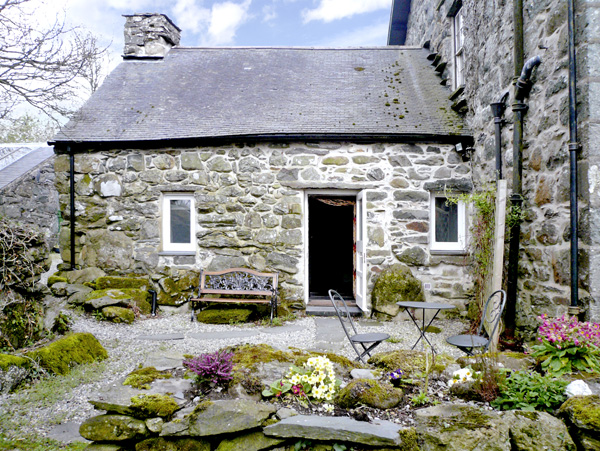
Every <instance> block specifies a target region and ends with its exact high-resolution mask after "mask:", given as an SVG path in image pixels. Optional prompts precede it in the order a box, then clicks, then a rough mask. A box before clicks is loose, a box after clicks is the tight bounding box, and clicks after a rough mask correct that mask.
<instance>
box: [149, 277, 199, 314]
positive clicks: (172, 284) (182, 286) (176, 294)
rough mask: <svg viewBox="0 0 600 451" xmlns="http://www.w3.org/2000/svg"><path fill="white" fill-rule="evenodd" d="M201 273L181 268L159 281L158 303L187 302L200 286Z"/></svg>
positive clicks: (177, 303) (174, 304)
mask: <svg viewBox="0 0 600 451" xmlns="http://www.w3.org/2000/svg"><path fill="white" fill-rule="evenodd" d="M198 282H199V274H198V272H196V271H190V270H179V271H176V272H174V273H173V274H172V275H170V276H167V277H163V278H161V279H160V280H159V281H158V285H159V287H160V290H159V292H158V298H157V300H158V304H160V305H173V306H177V305H181V304H183V303H184V302H186V301H187V300H188V299H189V297H190V295H191V294H192V293H195V292H196V289H197V288H198Z"/></svg>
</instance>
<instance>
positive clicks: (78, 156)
mask: <svg viewBox="0 0 600 451" xmlns="http://www.w3.org/2000/svg"><path fill="white" fill-rule="evenodd" d="M149 23H151V24H152V26H150V25H149ZM146 29H148V30H151V31H152V33H150V34H148V33H144V30H146ZM131 30H133V32H132V33H126V42H125V56H124V61H123V62H122V63H121V64H120V65H119V66H118V67H117V68H116V69H115V70H114V71H113V72H112V73H111V74H110V75H109V77H108V78H107V79H106V81H105V82H104V84H103V85H102V87H101V88H100V89H99V90H98V91H97V92H96V93H95V94H94V95H93V96H92V97H91V98H90V100H89V101H88V102H87V103H86V105H85V106H84V107H83V108H82V109H81V111H80V112H79V113H78V115H77V116H76V117H75V118H74V119H73V120H72V121H71V122H69V123H68V124H67V125H66V126H65V127H64V129H63V130H62V131H61V132H60V133H59V134H58V135H57V136H56V137H55V140H54V144H55V148H56V152H57V154H58V155H57V158H56V165H55V169H56V186H57V188H58V191H59V197H60V205H61V210H62V211H63V212H64V216H65V217H66V218H67V219H68V221H65V223H64V225H63V228H62V229H61V236H60V243H61V251H62V255H63V259H64V260H65V261H66V262H71V255H74V256H75V261H74V262H72V263H73V264H74V265H76V266H97V267H100V268H102V269H103V270H105V271H107V272H108V273H113V274H149V275H150V276H151V277H152V280H153V281H154V283H155V285H156V288H158V289H159V291H160V297H159V299H160V300H161V302H162V303H175V304H177V303H179V302H182V301H183V300H184V299H185V296H186V291H187V289H188V288H189V284H190V281H191V280H193V279H194V277H195V275H197V273H198V271H199V269H200V268H207V269H211V270H214V269H223V268H227V267H249V268H254V269H258V270H264V271H277V272H279V273H280V281H281V283H280V292H281V296H282V299H283V301H284V302H288V303H297V304H298V305H300V306H305V305H307V304H308V303H309V301H310V300H312V299H316V298H319V297H323V296H326V295H327V290H328V289H331V288H333V289H337V290H339V291H340V292H342V293H343V294H344V295H346V296H347V297H349V298H354V299H355V300H356V303H357V305H358V307H359V308H361V309H363V310H364V311H368V310H369V307H370V294H369V293H370V287H371V286H372V283H373V281H374V279H375V277H376V275H377V273H378V272H379V271H381V270H382V269H384V268H386V267H389V266H391V265H393V264H395V263H398V262H403V263H406V264H408V265H409V266H410V267H411V268H412V272H413V274H414V275H415V276H416V277H417V278H419V279H420V280H421V281H423V282H424V283H425V284H427V285H426V287H427V288H428V291H427V293H426V295H427V297H428V298H429V299H431V300H437V299H446V300H451V301H452V302H454V303H456V304H457V306H459V307H461V308H462V307H463V306H464V302H465V300H466V299H467V297H468V290H469V287H470V281H469V278H468V276H467V275H466V271H465V267H464V264H465V257H464V255H465V252H466V230H467V224H466V211H465V208H464V205H462V203H459V204H458V205H448V204H447V203H446V202H445V196H446V195H447V193H452V192H453V193H458V192H465V191H467V192H468V191H470V190H471V189H472V180H471V166H470V163H469V162H468V159H467V158H465V153H464V151H463V152H462V153H461V152H459V150H464V149H468V148H469V147H471V146H472V142H473V138H472V136H471V132H470V131H469V129H468V128H467V127H466V125H465V123H464V121H463V119H462V117H461V116H460V115H459V114H457V113H456V112H455V111H454V110H452V108H451V101H450V100H449V99H448V94H449V92H448V90H447V88H445V87H443V86H442V85H441V84H440V81H441V78H440V77H439V74H438V73H436V72H435V70H434V68H433V67H431V64H430V61H429V60H428V59H427V56H428V53H429V52H428V51H426V50H424V49H422V48H420V47H381V48H349V49H313V48H310V49H309V48H186V47H181V46H178V45H177V44H178V40H179V39H178V35H179V30H178V29H177V27H175V26H174V25H173V24H172V23H171V22H170V20H168V18H166V17H165V16H163V15H134V16H128V17H127V25H126V31H131ZM157 41H160V42H159V43H160V46H158V45H157ZM171 46H173V47H172V48H170V47H171ZM158 47H161V48H162V49H163V50H161V51H160V52H159V51H157V50H156V49H157V48H158ZM71 162H72V163H73V173H72V174H71ZM71 177H73V179H74V182H75V183H74V185H75V186H74V190H73V191H72V190H71V189H70V186H69V181H70V179H71ZM71 199H72V200H73V202H74V206H75V211H74V213H75V216H74V221H73V222H74V224H75V228H74V229H71V227H70V221H71V219H72V218H71V216H70V215H71V212H70V208H69V204H70V202H71ZM72 232H74V236H73V239H74V242H75V249H73V252H71V251H72V250H71V248H70V243H71V239H72Z"/></svg>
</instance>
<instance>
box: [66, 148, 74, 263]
mask: <svg viewBox="0 0 600 451" xmlns="http://www.w3.org/2000/svg"><path fill="white" fill-rule="evenodd" d="M67 152H68V153H69V166H70V167H69V170H70V174H69V179H70V180H69V190H70V193H69V194H70V199H69V200H70V202H69V203H70V205H69V208H70V211H69V213H70V220H71V221H70V224H71V270H74V269H75V154H74V153H73V152H71V146H67Z"/></svg>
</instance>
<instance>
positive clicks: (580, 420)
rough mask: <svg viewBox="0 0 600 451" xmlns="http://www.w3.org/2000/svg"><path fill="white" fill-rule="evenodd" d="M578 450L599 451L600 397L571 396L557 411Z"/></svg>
mask: <svg viewBox="0 0 600 451" xmlns="http://www.w3.org/2000/svg"><path fill="white" fill-rule="evenodd" d="M558 413H559V416H560V417H561V418H563V419H564V420H565V422H566V423H567V427H568V428H569V431H570V433H571V435H572V437H573V439H574V440H575V442H576V443H577V444H578V449H585V450H588V449H590V450H591V449H600V396H598V395H591V396H573V397H572V398H569V399H567V400H566V401H565V402H564V403H563V405H562V406H560V409H559V411H558Z"/></svg>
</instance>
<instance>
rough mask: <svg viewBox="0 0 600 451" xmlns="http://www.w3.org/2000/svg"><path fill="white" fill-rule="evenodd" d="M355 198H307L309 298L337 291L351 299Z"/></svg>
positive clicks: (316, 196)
mask: <svg viewBox="0 0 600 451" xmlns="http://www.w3.org/2000/svg"><path fill="white" fill-rule="evenodd" d="M354 207H355V198H354V197H341V196H324V195H314V196H309V197H308V220H309V224H308V233H309V238H308V287H309V292H310V298H311V299H318V298H323V297H327V296H328V291H329V290H330V289H334V290H337V291H338V292H339V293H340V294H341V295H342V296H343V297H344V298H345V299H348V300H353V299H354V209H355V208H354Z"/></svg>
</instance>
